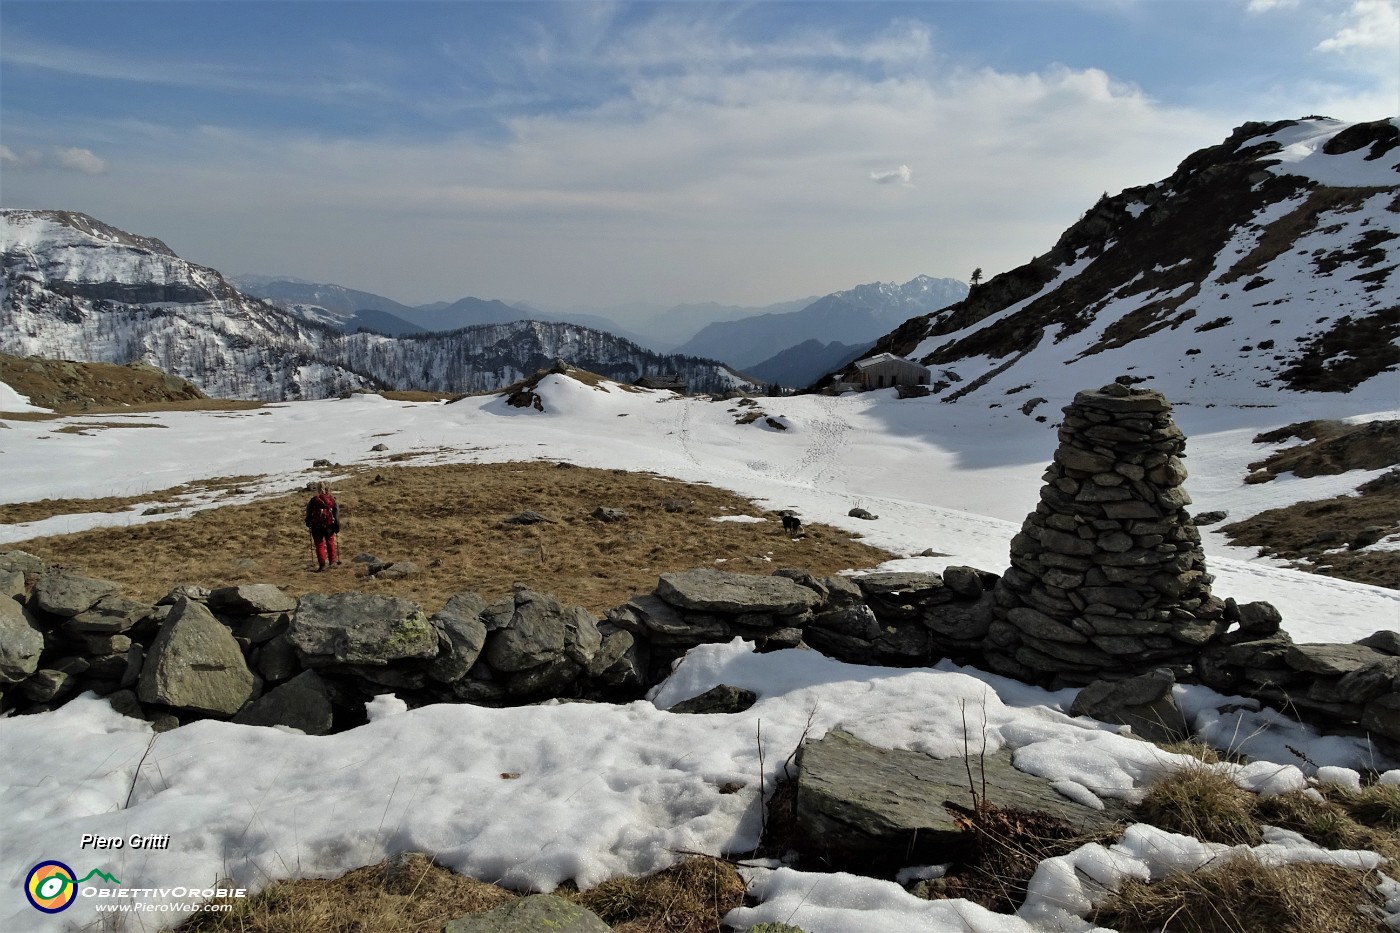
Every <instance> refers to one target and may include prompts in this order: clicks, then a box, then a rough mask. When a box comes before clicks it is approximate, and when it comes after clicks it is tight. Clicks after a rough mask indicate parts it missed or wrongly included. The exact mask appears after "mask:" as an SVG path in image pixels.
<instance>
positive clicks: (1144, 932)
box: [1089, 857, 1385, 933]
mask: <svg viewBox="0 0 1400 933" xmlns="http://www.w3.org/2000/svg"><path fill="white" fill-rule="evenodd" d="M1378 881H1379V878H1378V877H1377V873H1376V872H1368V871H1358V870H1352V869H1345V868H1337V867H1334V866H1329V865H1301V864H1299V865H1285V866H1281V867H1277V868H1270V867H1266V866H1264V865H1262V864H1261V863H1260V862H1259V861H1258V860H1256V859H1253V858H1248V857H1243V858H1236V859H1231V860H1230V861H1228V862H1226V863H1224V864H1223V865H1220V866H1218V867H1211V868H1205V869H1202V870H1201V871H1196V872H1190V873H1180V874H1173V875H1171V876H1169V877H1167V878H1164V879H1162V880H1161V881H1156V882H1152V883H1150V884H1149V883H1144V882H1141V881H1136V880H1130V881H1127V882H1125V883H1124V884H1123V885H1122V887H1121V888H1120V889H1119V891H1118V893H1117V894H1116V895H1115V896H1114V897H1112V898H1110V899H1109V900H1107V901H1105V902H1104V903H1102V904H1100V905H1099V907H1098V909H1097V910H1095V911H1094V912H1093V914H1092V915H1091V916H1090V918H1089V919H1090V920H1091V921H1092V922H1094V923H1096V924H1098V925H1100V926H1106V927H1109V928H1110V929H1114V930H1118V931H1120V933H1158V931H1162V930H1171V931H1174V933H1260V931H1265V930H1267V931H1269V933H1360V931H1367V933H1376V931H1379V930H1383V929H1385V926H1384V925H1383V924H1382V923H1381V915H1380V914H1379V913H1377V912H1376V909H1377V908H1378V907H1379V900H1380V898H1379V895H1378V893H1377V891H1376V884H1377V882H1378ZM1360 905H1368V906H1370V907H1371V912H1370V913H1369V914H1367V913H1363V912H1362V906H1360Z"/></svg>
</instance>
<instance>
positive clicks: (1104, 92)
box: [0, 0, 1400, 308]
mask: <svg viewBox="0 0 1400 933" xmlns="http://www.w3.org/2000/svg"><path fill="white" fill-rule="evenodd" d="M1314 113H1320V114H1326V115H1329V116H1334V117H1338V118H1342V119H1348V120H1372V119H1379V118H1383V117H1392V116H1396V115H1397V114H1400V3H1397V0H975V2H974V0H965V2H902V3H843V2H823V3H816V2H805V3H768V2H759V3H746V4H728V3H714V2H686V3H647V4H613V3H590V2H573V3H536V2H510V3H467V2H429V3H418V2H393V3H390V2H362V3H343V2H329V0H328V2H313V3H290V2H219V0H214V2H160V3H144V2H125V0H110V2H101V3H88V2H27V0H5V2H4V3H3V4H0V203H3V205H4V206H6V207H29V208H61V209H67V210H77V211H83V212H86V213H89V214H92V215H93V216H96V217H97V218H99V219H101V220H104V221H106V222H108V223H112V224H114V225H116V226H119V227H122V228H124V229H127V230H130V231H132V232H135V233H140V234H144V235H148V236H155V237H159V238H160V239H163V240H164V241H165V242H166V243H168V244H169V245H170V246H171V248H172V249H174V250H175V251H176V252H177V253H179V254H180V255H181V256H184V257H185V258H187V259H191V260H193V261H195V262H200V263H203V264H206V265H211V266H213V267H215V268H217V269H219V270H221V271H224V272H229V273H260V274H270V275H291V276H296V277H299V278H303V279H309V280H312V281H318V282H335V283H338V284H342V285H347V286H350V287H354V288H360V289H364V290H367V291H373V292H378V293H380V294H384V295H387V296H388V297H391V298H395V299H396V300H399V301H403V302H406V303H419V302H428V301H434V300H453V299H456V298H459V297H462V296H464V295H475V296H478V297H483V298H503V299H506V300H525V301H529V302H532V303H535V304H537V305H540V306H546V307H551V308H558V307H585V306H593V307H598V306H608V305H617V304H622V303H644V304H652V305H655V306H668V305H670V304H674V303H679V302H686V301H708V300H713V301H719V302H725V303H735V304H748V305H761V304H765V303H769V302H775V301H782V300H787V299H793V298H800V297H803V296H807V295H816V294H824V293H826V292H830V291H834V290H837V289H842V288H848V287H851V286H853V285H856V284H859V283H863V282H872V281H905V280H907V279H909V278H912V277H913V276H915V275H918V274H929V275H936V276H950V277H954V278H960V279H964V280H965V279H966V278H967V276H968V275H969V274H970V273H971V271H972V269H973V268H974V267H981V268H982V269H983V270H984V272H985V274H987V275H988V276H991V275H994V274H996V273H997V272H1001V271H1005V270H1006V269H1010V268H1012V267H1014V266H1016V265H1019V264H1020V263H1023V262H1025V261H1026V260H1028V259H1030V258H1031V257H1032V256H1033V255H1036V254H1038V253H1042V252H1044V251H1045V250H1046V249H1048V248H1049V247H1050V246H1051V245H1052V244H1053V243H1054V241H1055V239H1056V238H1057V236H1058V235H1059V233H1060V232H1061V231H1062V230H1063V229H1064V228H1065V227H1066V226H1067V225H1068V224H1069V223H1072V222H1073V221H1074V220H1075V219H1076V218H1077V217H1078V216H1079V215H1080V214H1081V213H1082V212H1083V211H1084V210H1085V209H1086V208H1088V207H1089V206H1090V205H1091V204H1092V203H1093V202H1094V200H1096V199H1097V197H1098V196H1099V195H1100V194H1102V193H1103V192H1105V191H1108V192H1111V193H1112V192H1117V191H1119V190H1122V189H1123V188H1125V187H1128V186H1132V185H1139V184H1146V183H1149V182H1152V181H1156V180H1158V179H1160V178H1162V177H1164V176H1166V175H1167V174H1169V173H1170V172H1171V171H1172V169H1173V168H1174V167H1175V166H1176V164H1177V163H1178V162H1180V161H1181V159H1182V158H1184V157H1185V156H1186V155H1188V154H1189V153H1190V152H1192V151H1193V150H1195V149H1198V148H1200V147H1202V146H1206V145H1212V144H1214V143H1217V142H1219V141H1220V140H1222V139H1223V138H1224V137H1225V136H1226V135H1228V133H1229V132H1230V130H1231V129H1232V128H1233V127H1235V126H1237V125H1238V124H1240V123H1243V122H1245V121H1247V120H1266V121H1267V120H1276V119H1288V118H1296V117H1300V116H1303V115H1306V114H1314Z"/></svg>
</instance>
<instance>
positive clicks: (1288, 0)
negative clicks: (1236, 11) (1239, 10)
mask: <svg viewBox="0 0 1400 933" xmlns="http://www.w3.org/2000/svg"><path fill="white" fill-rule="evenodd" d="M1297 5H1298V0H1249V4H1248V5H1247V7H1246V9H1248V10H1249V12H1251V13H1267V12H1268V11H1270V10H1281V9H1287V8H1291V7H1296V6H1297Z"/></svg>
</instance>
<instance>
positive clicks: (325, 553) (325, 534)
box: [311, 531, 340, 567]
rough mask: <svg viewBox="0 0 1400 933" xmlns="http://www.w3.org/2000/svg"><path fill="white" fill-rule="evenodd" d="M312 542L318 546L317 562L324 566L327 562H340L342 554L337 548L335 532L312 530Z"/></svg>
mask: <svg viewBox="0 0 1400 933" xmlns="http://www.w3.org/2000/svg"><path fill="white" fill-rule="evenodd" d="M311 543H312V545H314V546H315V548H316V563H317V565H318V566H321V567H324V566H326V565H327V564H335V563H339V561H340V555H339V554H337V553H336V550H335V534H334V532H330V531H313V532H311Z"/></svg>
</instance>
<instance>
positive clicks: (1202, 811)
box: [1137, 764, 1263, 845]
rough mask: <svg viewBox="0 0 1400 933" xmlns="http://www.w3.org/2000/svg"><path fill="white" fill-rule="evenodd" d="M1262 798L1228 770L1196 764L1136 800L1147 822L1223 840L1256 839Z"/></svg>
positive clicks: (1241, 841)
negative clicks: (1241, 785)
mask: <svg viewBox="0 0 1400 933" xmlns="http://www.w3.org/2000/svg"><path fill="white" fill-rule="evenodd" d="M1257 801H1258V798H1257V797H1256V796H1255V795H1254V794H1252V793H1250V792H1249V791H1247V790H1245V789H1244V788H1242V787H1240V786H1239V785H1238V784H1236V783H1235V781H1234V779H1233V778H1231V777H1230V775H1229V774H1227V773H1225V772H1224V771H1221V770H1218V769H1216V768H1212V767H1211V766H1209V765H1207V764H1199V765H1196V764H1192V765H1188V766H1187V767H1184V768H1180V769H1178V770H1176V771H1173V772H1171V773H1170V774H1168V775H1166V776H1165V777H1163V778H1162V779H1161V780H1160V781H1158V782H1157V783H1156V784H1154V785H1153V787H1152V789H1151V790H1150V791H1149V792H1148V793H1147V796H1146V797H1144V798H1143V800H1142V802H1141V803H1140V804H1139V805H1138V808H1137V811H1138V816H1139V817H1140V818H1141V820H1142V822H1144V823H1151V824H1152V825H1153V826H1156V827H1159V828H1161V829H1165V830H1166V831H1167V832H1172V833H1180V834H1182V835H1184V836H1194V837H1195V838H1197V839H1200V840H1203V841H1205V842H1219V843H1223V844H1225V845H1241V844H1244V845H1258V844H1259V842H1260V841H1262V838H1263V837H1262V835H1261V833H1260V830H1259V823H1258V821H1257V820H1256V818H1255V812H1254V811H1255V805H1256V803H1257Z"/></svg>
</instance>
